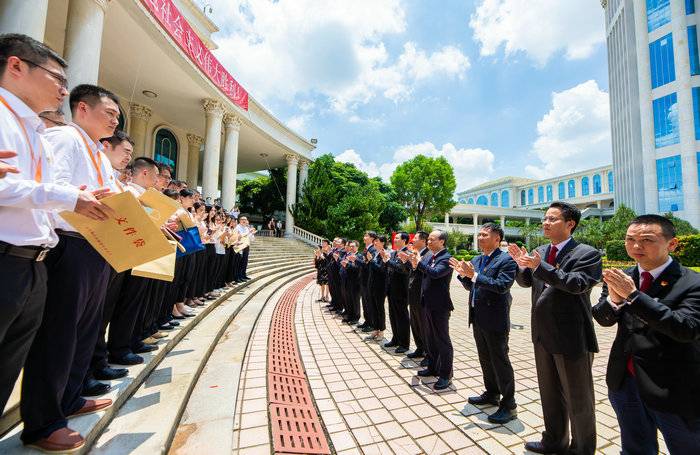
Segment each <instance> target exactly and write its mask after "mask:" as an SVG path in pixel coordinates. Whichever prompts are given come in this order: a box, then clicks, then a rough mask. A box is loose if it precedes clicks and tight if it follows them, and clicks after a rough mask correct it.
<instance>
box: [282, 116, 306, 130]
mask: <svg viewBox="0 0 700 455" xmlns="http://www.w3.org/2000/svg"><path fill="white" fill-rule="evenodd" d="M307 119H308V117H307V116H306V115H295V116H293V117H291V118H289V120H287V126H288V127H289V128H291V129H292V130H293V131H296V132H297V133H303V132H304V130H305V128H306V121H307Z"/></svg>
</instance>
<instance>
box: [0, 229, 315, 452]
mask: <svg viewBox="0 0 700 455" xmlns="http://www.w3.org/2000/svg"><path fill="white" fill-rule="evenodd" d="M312 258H313V250H312V249H311V248H310V247H309V246H308V245H305V244H303V243H301V242H299V241H295V240H285V239H280V238H270V237H258V238H257V239H256V241H255V242H254V243H253V244H252V246H251V252H250V260H249V265H248V275H249V276H250V277H251V278H252V279H251V280H250V281H248V282H246V283H243V284H240V285H237V286H235V287H234V288H232V289H231V290H230V291H229V292H227V293H226V294H225V295H223V296H222V297H220V298H219V299H217V300H214V301H211V302H210V303H208V304H207V305H206V306H204V307H201V308H200V309H198V310H196V311H197V315H196V316H195V317H193V318H189V319H184V320H181V321H180V322H181V325H180V327H178V329H176V330H174V331H172V332H171V333H170V336H169V337H167V338H164V339H162V340H160V342H159V349H158V350H157V351H154V352H153V353H149V354H145V355H144V358H145V360H146V361H145V362H144V364H142V365H137V366H134V367H130V368H129V376H127V377H126V378H123V379H120V380H117V381H112V385H113V389H112V391H111V392H110V393H109V394H107V395H105V396H104V398H112V400H114V406H112V407H111V408H109V409H107V410H105V411H103V412H100V413H96V414H91V415H86V416H81V417H77V418H74V419H71V420H70V422H69V426H70V427H71V428H73V429H75V430H77V431H80V432H81V433H82V434H83V436H85V438H86V440H87V444H86V445H85V447H84V448H83V449H82V450H81V451H80V452H78V453H88V452H90V453H108V454H127V453H129V454H132V453H134V454H138V453H142V454H153V453H167V452H168V451H170V449H171V445H172V444H173V439H174V438H175V437H176V434H177V440H178V441H184V440H187V444H183V443H182V442H181V443H180V444H176V445H175V447H174V448H173V452H177V453H201V452H200V451H199V450H196V449H194V447H195V446H196V445H197V442H198V441H199V442H202V441H204V442H206V441H207V438H211V437H214V438H216V439H215V440H216V442H215V443H214V445H215V446H217V447H221V448H222V449H224V448H225V447H228V452H227V453H231V450H230V447H231V445H230V444H229V445H227V444H226V443H225V440H226V436H227V435H228V438H229V439H230V434H231V433H232V431H233V416H234V414H235V404H236V392H237V390H238V377H239V376H240V371H241V367H242V365H243V360H244V355H245V350H246V346H247V344H248V338H249V337H250V334H251V333H252V329H253V327H254V325H255V322H256V321H257V319H258V316H259V314H260V312H261V310H262V309H263V307H264V306H265V305H266V304H267V302H268V301H270V300H271V297H272V296H273V295H275V294H276V293H277V292H278V291H279V290H280V289H281V288H282V287H284V286H285V285H286V284H288V283H290V282H292V281H294V280H296V279H297V278H299V277H302V276H304V275H307V274H309V273H311V272H313V271H314V269H313V265H312ZM212 381H214V382H216V383H217V385H216V386H215V387H214V388H216V389H220V390H216V392H217V399H216V401H211V390H212V386H210V385H209V384H211V383H212ZM15 389H16V390H15V391H14V393H13V395H12V397H11V399H10V402H9V403H8V405H7V408H6V409H5V412H4V414H3V415H2V416H1V417H0V453H2V454H30V453H38V452H36V451H34V450H32V449H27V448H24V447H23V446H22V445H21V442H20V439H19V434H20V432H21V430H22V424H21V422H20V419H19V412H18V401H19V384H17V386H16V387H15ZM204 397H208V398H207V399H204ZM186 410H187V413H186V414H185V418H184V419H183V413H185V411H186ZM187 418H189V419H191V420H192V421H193V422H195V421H196V422H198V423H188V422H187ZM181 419H183V421H182V422H181ZM203 421H206V422H207V425H204V426H202V425H200V424H199V422H203ZM264 437H267V435H264ZM208 441H209V444H212V440H211V439H208ZM209 444H207V445H209ZM209 447H211V445H209ZM222 453H226V450H222Z"/></svg>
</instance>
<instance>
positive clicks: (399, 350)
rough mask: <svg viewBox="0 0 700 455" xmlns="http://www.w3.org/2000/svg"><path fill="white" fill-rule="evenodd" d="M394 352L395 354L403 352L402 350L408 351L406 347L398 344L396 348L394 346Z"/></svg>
mask: <svg viewBox="0 0 700 455" xmlns="http://www.w3.org/2000/svg"><path fill="white" fill-rule="evenodd" d="M394 352H396V353H397V354H403V353H404V352H408V348H406V347H403V346H399V347H398V348H396V351H394Z"/></svg>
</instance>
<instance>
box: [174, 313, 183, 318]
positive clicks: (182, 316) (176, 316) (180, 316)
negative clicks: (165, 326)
mask: <svg viewBox="0 0 700 455" xmlns="http://www.w3.org/2000/svg"><path fill="white" fill-rule="evenodd" d="M173 319H185V317H184V316H175V315H174V314H173Z"/></svg>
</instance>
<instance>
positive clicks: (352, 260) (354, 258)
mask: <svg viewBox="0 0 700 455" xmlns="http://www.w3.org/2000/svg"><path fill="white" fill-rule="evenodd" d="M356 259H357V256H355V255H354V254H351V255H349V256H348V261H350V262H355V260H356Z"/></svg>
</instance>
